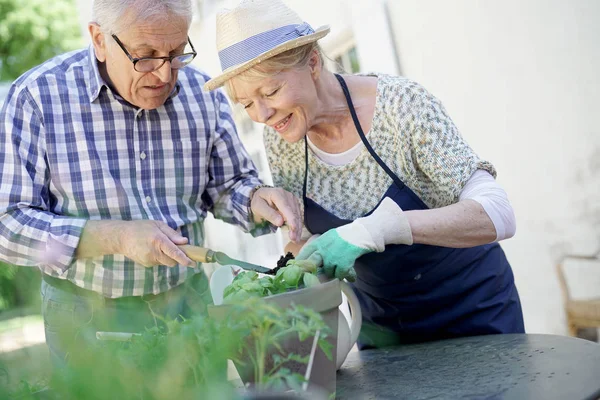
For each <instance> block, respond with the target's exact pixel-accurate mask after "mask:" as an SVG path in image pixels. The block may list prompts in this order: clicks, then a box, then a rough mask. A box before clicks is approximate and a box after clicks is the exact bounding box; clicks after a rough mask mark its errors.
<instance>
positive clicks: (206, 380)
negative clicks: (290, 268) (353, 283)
mask: <svg viewBox="0 0 600 400" xmlns="http://www.w3.org/2000/svg"><path fill="white" fill-rule="evenodd" d="M228 307H229V308H228V313H227V317H226V318H224V319H222V320H217V319H214V318H210V317H205V316H195V317H193V318H190V319H187V320H173V321H163V322H164V324H160V325H157V326H154V327H152V328H150V329H147V330H145V331H144V332H142V333H141V334H139V335H134V336H133V337H132V338H131V340H130V341H127V342H111V341H98V342H96V343H95V344H94V345H92V346H89V344H88V345H87V346H85V347H82V348H81V349H78V350H76V351H73V352H71V353H70V355H69V359H68V365H69V367H68V368H66V369H65V370H63V371H60V373H58V374H56V375H55V376H54V379H53V380H52V382H50V388H51V393H47V392H46V393H45V395H46V397H39V393H37V392H38V391H39V389H40V386H39V385H28V384H27V383H23V385H22V387H21V388H20V389H19V390H18V392H14V393H10V396H9V394H8V393H4V392H2V390H0V398H5V397H6V398H19V399H23V400H25V399H34V398H36V399H37V398H52V399H79V400H100V399H107V398H122V399H134V400H135V399H140V400H142V399H143V400H167V399H193V398H194V399H195V398H207V399H212V398H215V399H238V398H241V397H242V394H241V393H239V392H238V391H237V390H236V388H235V387H234V386H233V384H232V383H230V382H229V381H228V380H227V360H228V359H229V360H232V361H234V363H236V365H241V366H245V368H248V370H251V371H252V373H253V375H254V377H255V380H254V381H255V382H256V385H255V386H254V387H253V389H256V390H258V391H263V390H275V391H277V390H287V389H289V388H293V389H296V390H301V389H302V385H303V383H304V382H305V379H304V375H303V373H304V370H306V363H307V362H308V361H309V358H310V354H309V353H307V354H302V355H300V354H289V353H286V352H285V350H284V345H285V343H286V341H287V340H289V339H291V338H293V339H298V340H301V341H304V342H307V343H309V344H310V343H312V342H313V340H315V338H316V340H317V343H318V346H320V348H321V349H323V351H324V352H325V353H326V354H327V355H328V356H329V357H331V345H330V344H329V342H328V341H327V340H326V339H327V337H328V334H329V330H328V327H327V325H326V324H325V322H324V321H323V319H322V317H321V315H320V314H319V313H316V312H314V311H313V310H310V309H307V308H305V307H302V306H293V307H289V308H285V309H282V308H280V307H277V306H275V305H272V304H270V303H268V302H265V301H262V300H261V299H258V298H253V299H249V300H248V301H246V302H244V303H241V304H234V305H231V306H228ZM309 347H310V346H309ZM299 365H300V366H301V367H298V366H299ZM0 378H1V377H0ZM0 380H1V379H0Z"/></svg>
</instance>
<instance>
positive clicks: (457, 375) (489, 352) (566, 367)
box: [337, 334, 600, 400]
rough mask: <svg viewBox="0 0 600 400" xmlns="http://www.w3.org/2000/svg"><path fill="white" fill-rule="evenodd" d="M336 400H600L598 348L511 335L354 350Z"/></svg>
mask: <svg viewBox="0 0 600 400" xmlns="http://www.w3.org/2000/svg"><path fill="white" fill-rule="evenodd" d="M337 398H338V399H344V400H346V399H361V400H362V399H411V400H413V399H414V400H419V399H469V400H475V399H478V400H479V399H486V400H492V399H494V400H496V399H511V400H512V399H543V400H552V399H557V400H558V399H560V400H565V399H573V400H584V399H585V400H588V399H589V400H592V399H593V400H597V399H600V345H598V344H597V343H593V342H590V341H585V340H582V339H575V338H571V337H567V336H556V335H538V334H511V335H488V336H475V337H466V338H459V339H450V340H443V341H438V342H430V343H422V344H416V345H405V346H399V347H390V348H384V349H376V350H364V351H360V352H352V353H350V354H349V355H348V358H347V359H346V361H345V363H344V365H343V366H342V368H341V369H340V370H339V371H338V374H337Z"/></svg>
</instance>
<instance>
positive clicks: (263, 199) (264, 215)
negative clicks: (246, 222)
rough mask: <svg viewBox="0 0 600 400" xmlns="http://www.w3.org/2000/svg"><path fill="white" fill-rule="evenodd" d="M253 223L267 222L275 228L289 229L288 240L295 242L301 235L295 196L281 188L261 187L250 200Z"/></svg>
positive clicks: (300, 218)
mask: <svg viewBox="0 0 600 400" xmlns="http://www.w3.org/2000/svg"><path fill="white" fill-rule="evenodd" d="M250 208H251V209H252V215H253V216H254V222H262V221H264V220H267V221H269V222H270V223H272V224H273V225H275V226H279V227H280V226H282V225H283V224H284V223H285V224H286V225H287V226H288V227H289V230H290V240H291V241H293V242H297V241H298V240H300V236H301V234H302V216H301V212H300V204H298V200H297V199H296V196H294V195H293V194H291V193H290V192H288V191H286V190H283V189H281V188H270V187H261V188H260V189H258V190H256V191H255V192H254V194H253V195H252V199H251V200H250Z"/></svg>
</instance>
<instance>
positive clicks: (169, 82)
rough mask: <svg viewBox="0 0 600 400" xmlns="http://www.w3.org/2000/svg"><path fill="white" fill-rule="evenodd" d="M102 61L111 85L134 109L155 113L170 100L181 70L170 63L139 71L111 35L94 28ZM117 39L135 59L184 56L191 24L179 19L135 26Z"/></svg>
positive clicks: (92, 29) (93, 26) (91, 28)
mask: <svg viewBox="0 0 600 400" xmlns="http://www.w3.org/2000/svg"><path fill="white" fill-rule="evenodd" d="M90 33H91V34H92V39H93V42H94V48H95V50H96V57H97V58H98V61H100V62H104V63H105V66H106V70H105V73H106V75H108V76H107V77H106V76H105V77H104V78H105V79H106V78H108V81H109V83H110V85H111V86H112V87H113V89H115V90H116V91H117V92H118V93H119V95H121V97H123V98H124V99H125V100H127V101H128V102H129V103H131V104H133V105H134V106H137V107H140V108H143V109H146V110H152V109H155V108H158V107H160V106H161V105H163V104H164V103H165V101H166V100H167V99H168V98H169V95H170V94H171V92H172V91H173V88H174V87H175V83H176V82H177V73H178V70H173V69H171V64H170V63H169V62H166V63H164V64H163V66H162V67H160V68H159V69H158V70H156V71H153V72H138V71H136V70H135V69H134V67H133V63H132V62H131V60H130V59H129V58H128V57H127V55H126V54H125V52H124V51H123V50H122V49H121V48H120V47H119V45H118V44H117V43H116V41H115V40H114V39H113V38H112V37H111V36H110V35H106V34H103V33H101V32H100V27H99V26H98V25H94V24H92V25H90ZM117 37H118V38H119V40H120V41H121V43H122V44H123V46H124V47H125V49H126V50H127V51H128V52H129V54H130V55H131V56H132V57H133V58H142V57H167V56H171V55H177V54H183V53H184V51H185V47H186V44H187V42H188V40H187V37H188V24H187V21H186V20H184V19H180V18H175V17H170V18H168V17H166V18H164V19H161V20H158V21H153V22H152V23H142V24H138V25H135V26H131V27H130V28H127V29H125V30H123V31H121V32H119V33H118V34H117Z"/></svg>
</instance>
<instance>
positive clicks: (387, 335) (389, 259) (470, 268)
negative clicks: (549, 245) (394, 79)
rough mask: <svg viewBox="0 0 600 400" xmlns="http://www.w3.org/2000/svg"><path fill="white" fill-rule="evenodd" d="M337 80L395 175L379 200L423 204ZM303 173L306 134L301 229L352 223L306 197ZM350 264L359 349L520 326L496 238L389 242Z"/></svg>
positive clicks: (402, 204) (404, 206) (513, 292)
mask: <svg viewBox="0 0 600 400" xmlns="http://www.w3.org/2000/svg"><path fill="white" fill-rule="evenodd" d="M336 78H337V79H338V81H339V82H340V85H341V86H342V89H343V91H344V95H345V97H346V101H347V102H348V107H349V108H350V112H351V115H352V119H353V120H354V125H355V126H356V129H357V131H358V134H359V135H360V138H361V140H362V141H363V143H364V145H365V146H366V148H367V150H368V151H369V153H370V154H371V156H372V157H373V158H374V159H375V160H376V161H377V163H378V164H379V165H380V166H381V168H382V169H383V170H384V171H385V172H386V173H387V175H388V176H389V177H390V178H392V180H393V184H392V185H391V186H390V187H389V188H388V190H387V191H386V193H385V194H384V196H383V198H385V197H389V198H390V199H392V200H394V201H395V202H396V203H397V204H398V205H399V206H400V208H401V209H402V210H404V211H409V210H426V209H428V207H427V206H426V205H425V203H423V201H422V200H421V199H420V198H419V197H418V196H417V195H416V194H415V193H414V192H413V191H412V190H411V189H410V188H408V187H407V186H406V185H404V183H403V182H402V181H401V180H400V179H399V178H398V177H397V176H396V175H395V174H394V173H393V172H392V171H391V170H390V169H389V168H388V166H387V165H386V164H385V163H384V162H383V160H382V159H381V158H380V157H379V156H378V155H377V154H376V153H375V151H374V150H373V148H372V147H371V145H370V144H369V142H368V140H367V138H366V137H365V135H364V132H363V131H362V128H361V126H360V123H359V121H358V117H357V116H356V112H355V110H354V106H353V104H352V99H351V97H350V93H349V91H348V87H347V86H346V83H345V81H344V79H343V78H342V77H341V76H339V75H336ZM308 172H309V171H308V146H307V143H306V138H305V172H304V188H303V195H302V198H303V201H304V223H305V225H306V228H307V229H308V230H309V231H310V232H311V233H313V234H317V233H319V234H323V233H325V232H327V231H328V230H330V229H334V228H337V227H340V226H342V225H345V224H348V223H350V222H352V221H348V220H343V219H340V218H338V217H336V216H335V215H333V214H331V213H329V212H328V211H326V210H325V209H324V208H323V207H321V206H320V205H319V204H317V203H316V202H315V201H313V200H312V199H310V198H308V197H306V186H307V181H308ZM383 198H382V200H383ZM380 202H381V201H380ZM371 213H372V211H371V212H369V213H367V214H366V215H369V214H371ZM354 268H355V270H356V273H357V275H358V277H357V280H356V282H355V283H354V284H352V285H351V286H352V287H353V289H354V291H355V293H356V295H357V297H358V299H359V301H360V305H361V308H362V314H363V328H362V329H361V334H360V337H359V341H358V346H359V348H360V349H364V348H369V347H383V346H388V345H396V344H400V343H414V342H424V341H429V340H438V339H445V338H452V337H458V336H472V335H484V334H495V333H523V332H524V331H525V328H524V324H523V313H522V310H521V303H520V300H519V295H518V293H517V288H516V287H515V284H514V278H513V274H512V270H511V267H510V265H509V263H508V260H507V259H506V256H505V254H504V252H503V250H502V248H501V247H500V245H499V244H498V243H492V244H486V245H482V246H476V247H471V248H467V249H453V248H447V247H439V246H430V245H425V244H413V245H411V246H407V245H388V246H386V248H385V251H384V252H382V253H369V254H366V255H364V256H362V257H360V258H359V259H358V260H356V263H355V265H354Z"/></svg>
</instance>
